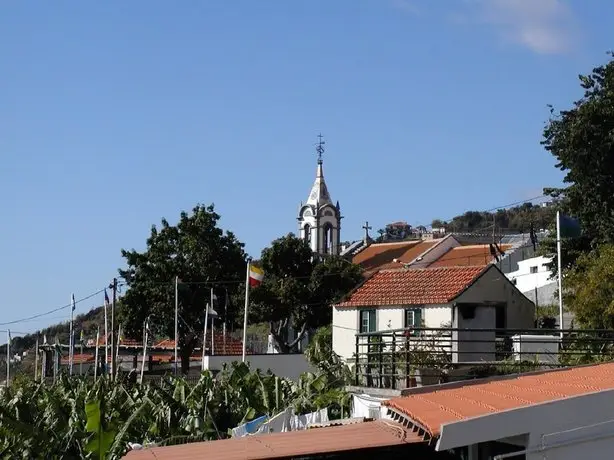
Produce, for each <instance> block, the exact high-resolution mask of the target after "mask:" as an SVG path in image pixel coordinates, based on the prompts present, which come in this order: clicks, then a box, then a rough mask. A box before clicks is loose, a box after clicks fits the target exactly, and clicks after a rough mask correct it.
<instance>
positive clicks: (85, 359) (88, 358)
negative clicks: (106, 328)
mask: <svg viewBox="0 0 614 460" xmlns="http://www.w3.org/2000/svg"><path fill="white" fill-rule="evenodd" d="M93 361H94V355H92V354H89V353H75V354H73V357H72V362H73V364H85V363H89V362H93ZM60 362H61V364H69V363H70V358H69V357H68V356H62V358H61V359H60Z"/></svg>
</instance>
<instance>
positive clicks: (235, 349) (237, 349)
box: [153, 331, 250, 355]
mask: <svg viewBox="0 0 614 460" xmlns="http://www.w3.org/2000/svg"><path fill="white" fill-rule="evenodd" d="M153 347H154V348H166V349H168V350H171V349H173V348H175V341H174V340H173V339H164V340H161V341H160V342H158V343H156V344H154V346H153ZM207 348H208V349H210V348H211V334H210V333H209V334H207ZM213 351H214V352H215V354H216V355H240V354H243V342H242V341H241V340H237V339H234V338H232V337H230V336H228V335H227V336H226V341H224V334H223V333H221V332H217V331H216V332H215V334H214V339H213ZM249 352H250V350H249V347H248V353H249Z"/></svg>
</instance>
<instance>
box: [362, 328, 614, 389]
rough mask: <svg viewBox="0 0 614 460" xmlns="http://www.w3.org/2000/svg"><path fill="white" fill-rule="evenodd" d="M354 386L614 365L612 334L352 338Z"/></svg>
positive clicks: (415, 331) (490, 332) (399, 332)
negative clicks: (611, 361)
mask: <svg viewBox="0 0 614 460" xmlns="http://www.w3.org/2000/svg"><path fill="white" fill-rule="evenodd" d="M355 347H356V348H355V353H354V357H353V360H351V364H352V367H353V374H354V385H356V386H362V387H370V388H390V389H403V388H411V387H415V386H423V385H430V384H437V383H445V382H451V381H458V380H466V379H473V378H483V377H489V376H494V375H507V374H517V373H523V372H530V371H536V370H543V369H554V368H560V367H566V366H573V365H580V364H589V363H594V362H600V361H608V360H612V359H614V330H563V331H561V330H560V329H455V328H411V329H396V330H388V331H379V332H370V333H361V334H356V344H355Z"/></svg>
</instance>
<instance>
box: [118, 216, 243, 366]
mask: <svg viewBox="0 0 614 460" xmlns="http://www.w3.org/2000/svg"><path fill="white" fill-rule="evenodd" d="M219 219H220V216H219V214H217V213H216V212H215V210H214V207H213V205H210V206H203V205H197V206H196V207H195V208H194V209H193V211H192V213H191V214H188V213H187V212H182V213H181V216H180V219H179V222H178V223H177V225H170V224H169V223H168V221H167V220H166V219H162V224H161V226H160V228H157V227H156V226H153V227H152V229H151V233H150V236H149V238H148V239H147V249H146V250H145V251H143V252H138V251H136V250H134V249H133V250H130V251H127V250H122V256H123V257H124V259H125V261H126V265H127V268H126V269H121V270H119V273H120V275H121V277H122V278H124V279H125V280H126V283H127V285H128V290H127V292H126V294H125V296H124V297H123V298H122V309H121V314H122V317H121V322H122V324H123V326H124V328H125V329H124V330H125V331H126V334H127V335H129V336H132V337H139V338H140V337H141V336H142V330H143V324H144V322H145V319H146V318H147V317H148V315H151V321H150V324H151V327H152V329H154V331H156V332H157V333H159V334H161V335H163V336H166V337H174V327H175V326H174V324H175V316H174V315H175V313H174V310H175V309H174V301H175V300H174V299H175V293H174V289H175V287H174V280H175V277H176V276H178V277H179V280H180V283H179V289H178V292H179V295H178V298H179V316H180V320H179V346H180V347H181V362H182V369H183V370H184V371H186V370H187V366H188V364H189V356H190V354H191V353H192V351H193V350H194V348H195V347H196V346H197V345H198V344H199V343H200V336H201V334H202V332H200V331H202V329H203V322H204V312H205V306H206V304H207V301H208V299H210V289H211V288H212V287H215V288H217V289H221V288H226V289H227V290H228V291H230V293H231V294H234V291H236V290H237V289H238V287H239V285H238V281H240V280H241V279H242V278H243V276H244V273H245V263H246V256H245V253H244V251H243V246H244V245H243V243H241V242H239V241H238V240H237V238H236V237H235V236H234V234H232V233H231V232H228V231H227V232H224V231H223V230H222V229H221V228H219V226H218V222H219ZM220 283H221V284H220ZM223 294H224V293H223V290H222V292H221V295H220V298H223V297H224V295H223ZM233 313H234V312H233V311H230V312H229V316H232V315H233Z"/></svg>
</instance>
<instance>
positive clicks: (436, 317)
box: [422, 304, 452, 327]
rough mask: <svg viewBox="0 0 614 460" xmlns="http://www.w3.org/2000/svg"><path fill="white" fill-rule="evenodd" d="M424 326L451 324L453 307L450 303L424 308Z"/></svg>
mask: <svg viewBox="0 0 614 460" xmlns="http://www.w3.org/2000/svg"><path fill="white" fill-rule="evenodd" d="M422 318H423V319H424V327H442V326H444V325H447V326H449V325H450V324H451V323H452V308H450V305H445V304H444V305H433V306H429V307H426V308H423V309H422Z"/></svg>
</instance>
